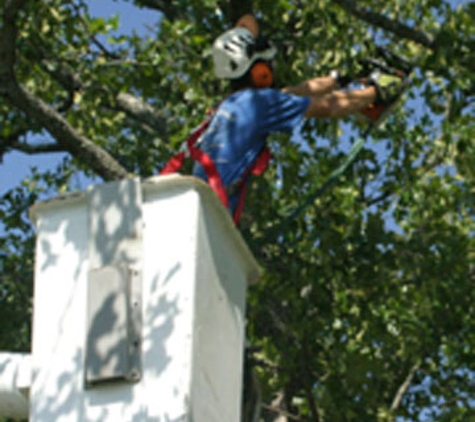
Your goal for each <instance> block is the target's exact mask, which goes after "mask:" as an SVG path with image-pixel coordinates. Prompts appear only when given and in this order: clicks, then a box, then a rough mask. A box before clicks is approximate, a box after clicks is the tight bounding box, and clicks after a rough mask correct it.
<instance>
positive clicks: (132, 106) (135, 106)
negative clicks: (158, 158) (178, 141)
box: [116, 92, 168, 139]
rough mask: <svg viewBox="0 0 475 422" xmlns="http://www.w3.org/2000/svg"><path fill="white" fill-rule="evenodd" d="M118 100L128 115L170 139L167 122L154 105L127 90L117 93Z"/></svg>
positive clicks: (118, 104) (118, 103) (120, 107)
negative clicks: (126, 91)
mask: <svg viewBox="0 0 475 422" xmlns="http://www.w3.org/2000/svg"><path fill="white" fill-rule="evenodd" d="M116 102H117V108H118V109H119V110H120V111H123V112H124V113H125V114H127V116H129V117H132V118H133V119H135V120H137V121H139V122H141V123H144V124H146V125H147V126H149V127H151V128H152V129H154V130H155V131H156V132H157V135H158V136H160V137H161V138H162V139H168V133H167V132H168V129H167V122H166V120H165V118H163V117H162V116H161V115H160V113H159V112H157V110H155V109H154V108H153V107H152V106H150V105H149V104H147V103H146V102H144V101H142V100H141V99H140V98H137V97H134V96H133V95H131V94H127V93H125V92H120V93H119V94H118V95H117V97H116Z"/></svg>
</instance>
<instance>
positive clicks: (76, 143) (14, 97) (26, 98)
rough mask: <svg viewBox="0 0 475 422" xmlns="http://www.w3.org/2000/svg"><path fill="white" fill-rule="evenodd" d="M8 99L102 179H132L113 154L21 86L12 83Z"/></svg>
mask: <svg viewBox="0 0 475 422" xmlns="http://www.w3.org/2000/svg"><path fill="white" fill-rule="evenodd" d="M8 97H9V99H10V102H11V103H12V104H14V105H15V106H17V107H18V108H20V109H21V110H22V111H23V112H25V113H26V114H27V115H28V116H30V117H31V118H33V119H34V120H36V121H40V122H41V123H42V125H43V127H44V128H45V129H46V130H47V131H48V132H49V133H50V134H51V135H52V136H53V137H54V138H55V139H56V141H57V143H58V145H59V146H61V147H62V148H63V149H64V150H65V151H68V152H69V153H71V154H72V155H73V156H74V157H75V158H77V159H78V160H80V161H83V162H86V163H88V165H89V166H90V167H91V169H92V170H93V171H94V172H96V173H97V174H98V175H99V176H101V177H102V178H104V179H105V180H114V179H122V178H126V177H128V172H127V170H126V169H125V168H124V167H122V166H121V165H120V164H119V163H118V162H117V161H116V160H115V159H114V158H113V157H112V156H111V155H110V154H109V153H107V152H106V151H105V150H104V149H103V148H101V147H99V146H97V145H95V144H94V143H93V142H92V141H90V140H89V139H87V138H86V137H84V136H82V135H80V134H79V133H78V132H77V131H76V130H75V129H74V128H73V127H72V126H71V125H70V124H69V123H68V122H67V121H66V120H65V119H64V118H63V117H62V116H61V115H60V114H59V113H58V112H56V111H55V110H53V109H52V108H51V107H49V106H48V105H47V104H45V103H44V102H43V101H42V100H41V99H39V98H36V97H35V96H33V95H32V94H31V93H30V92H28V91H27V90H26V89H25V88H23V87H22V86H21V85H20V84H18V83H16V82H14V81H12V82H11V83H10V85H9V88H8Z"/></svg>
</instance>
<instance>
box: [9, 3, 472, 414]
mask: <svg viewBox="0 0 475 422" xmlns="http://www.w3.org/2000/svg"><path fill="white" fill-rule="evenodd" d="M130 4H134V5H135V6H137V7H139V6H140V7H144V8H147V9H149V10H150V13H156V18H155V22H156V23H155V24H154V25H152V26H151V27H150V30H149V32H148V34H147V35H143V34H142V35H139V34H137V33H135V34H133V35H131V36H125V35H123V34H121V33H120V31H118V29H119V28H120V25H121V22H122V21H123V20H124V19H126V17H121V16H118V15H113V16H111V17H110V18H108V19H106V18H94V17H92V16H91V15H90V13H89V8H90V5H91V1H86V0H48V1H43V2H38V1H33V0H30V1H28V0H11V1H6V0H1V1H0V7H1V8H2V15H1V18H0V32H1V33H0V35H1V44H0V50H1V51H0V53H1V54H0V122H1V125H0V126H1V127H0V155H1V156H3V159H4V160H8V159H9V155H8V153H9V152H10V151H15V150H16V151H22V152H25V153H29V154H34V153H45V152H58V151H62V152H65V153H67V156H68V157H70V159H68V160H67V161H66V162H65V163H64V165H61V166H60V167H59V168H58V171H57V172H52V173H48V174H40V173H38V172H33V174H32V176H31V177H30V178H28V179H27V180H25V181H24V182H23V183H22V184H21V185H20V186H18V187H15V188H13V189H12V190H11V191H10V192H8V193H6V194H5V195H4V196H3V197H2V202H1V204H0V214H1V217H2V225H3V227H2V229H1V232H0V233H1V236H0V245H1V248H0V251H1V252H0V270H1V273H2V279H1V282H0V303H1V306H0V316H1V320H2V330H1V331H0V345H1V346H2V348H3V349H8V350H27V348H28V342H29V331H30V329H29V326H28V323H27V321H29V315H30V310H31V279H32V271H33V270H32V268H33V263H32V251H33V246H34V245H33V232H32V228H31V225H30V223H29V221H28V219H27V217H26V211H27V209H28V207H29V206H30V205H31V204H32V203H33V202H34V201H36V200H37V199H38V198H40V197H44V196H45V195H54V194H55V193H57V192H61V191H63V190H65V189H69V188H70V186H71V184H70V182H69V181H70V178H71V177H72V175H73V174H77V172H82V173H85V174H86V175H87V176H90V177H92V176H98V177H102V178H104V179H106V180H109V179H113V178H119V177H123V176H124V174H128V173H136V174H139V175H141V176H143V177H147V176H149V175H152V174H155V173H156V172H157V171H158V169H159V168H160V167H161V166H162V165H163V163H164V162H165V161H166V160H167V158H168V157H169V156H170V155H171V154H172V153H173V151H175V150H176V149H177V148H178V146H179V145H180V143H181V142H182V140H183V139H184V138H185V137H186V136H187V134H188V133H189V132H190V130H191V129H192V128H193V127H194V126H195V125H196V124H198V123H199V122H200V121H201V120H202V118H203V115H204V113H205V112H206V110H207V109H208V108H209V107H210V106H212V105H213V104H215V103H216V102H217V101H219V100H220V99H221V98H222V96H223V95H224V94H225V92H226V91H225V90H226V87H225V86H224V85H223V84H222V83H220V82H217V81H216V80H215V79H214V78H213V75H212V71H211V63H210V60H209V47H210V45H211V43H212V40H213V38H214V37H215V36H216V35H217V34H219V33H220V31H222V30H223V29H224V28H226V27H228V26H229V25H230V23H231V22H230V17H231V16H235V15H236V13H238V12H237V11H238V10H239V12H241V11H244V10H246V8H251V7H252V9H253V10H254V12H255V13H256V14H257V15H258V16H259V17H260V19H261V22H262V29H263V31H264V32H265V33H267V34H270V35H272V38H273V40H274V42H275V43H276V45H277V46H278V48H279V52H280V55H279V58H278V61H277V63H276V69H277V72H278V79H279V82H280V83H281V84H284V83H285V84H290V83H294V82H297V81H299V80H302V79H306V78H310V77H313V76H318V75H325V74H328V73H329V71H330V70H331V69H335V68H337V69H342V70H346V69H350V70H351V69H353V68H354V67H355V65H356V63H357V59H358V58H359V57H365V56H368V55H371V54H374V44H375V42H377V43H379V44H383V45H388V46H390V48H391V49H392V50H393V51H395V52H397V53H399V54H402V55H404V56H405V57H407V58H408V59H409V60H410V61H412V62H413V63H415V64H416V69H415V72H414V75H413V78H412V83H411V88H410V90H409V92H408V93H407V98H406V100H405V103H404V107H400V108H398V109H397V110H395V111H394V112H393V113H392V115H391V117H390V118H389V119H388V120H387V122H386V123H385V124H384V125H383V126H382V127H380V128H379V129H378V130H377V131H374V132H373V133H372V134H371V136H370V137H369V138H368V140H367V142H366V144H365V148H364V149H363V151H362V152H361V154H360V155H359V156H358V159H357V161H356V162H355V164H354V165H353V166H352V168H351V169H349V171H348V172H347V173H346V174H345V175H344V176H342V177H341V178H340V180H339V183H338V184H336V185H333V186H332V187H331V189H327V190H326V191H325V192H324V194H323V195H321V196H319V197H318V198H317V199H316V200H315V202H314V204H313V205H312V206H309V207H307V208H306V209H305V212H304V213H302V214H301V215H300V216H298V218H291V219H290V218H289V217H288V216H289V215H290V213H291V212H292V210H295V209H296V207H298V206H299V204H301V203H302V202H304V201H305V198H306V195H307V194H308V192H311V191H314V190H315V189H316V187H318V186H321V185H323V184H324V183H325V181H326V180H327V178H328V176H329V175H330V174H331V173H332V171H333V170H335V168H337V167H338V166H339V165H340V164H341V163H342V161H343V160H344V159H345V157H346V154H347V153H348V150H349V146H350V145H351V144H352V143H354V142H355V141H356V140H357V138H358V137H359V136H360V134H361V132H362V130H364V124H363V123H361V122H360V121H359V120H358V119H348V120H347V121H344V122H328V121H324V120H316V121H307V122H305V124H304V125H303V126H302V128H301V130H300V131H299V133H298V135H296V136H295V137H294V139H293V140H292V142H289V139H288V138H286V137H282V136H276V137H274V138H272V139H271V140H270V143H271V147H272V150H273V156H274V160H273V164H272V166H271V168H270V169H269V170H268V172H267V173H266V175H265V177H264V178H261V179H260V180H256V181H255V182H254V183H253V185H252V188H251V189H250V192H249V198H248V203H247V211H246V213H245V215H244V216H243V224H242V227H241V229H242V232H243V234H244V236H245V237H246V239H247V241H248V243H249V245H250V247H251V248H252V250H253V252H254V254H255V255H256V257H257V258H258V260H259V262H260V263H261V264H262V265H263V267H264V269H265V273H264V276H263V279H262V280H261V282H260V283H259V284H258V285H257V286H255V287H253V288H252V289H251V291H250V292H249V334H248V335H249V338H250V339H251V342H252V344H253V347H254V349H255V350H257V351H256V352H255V353H254V354H253V362H254V365H255V370H256V371H257V373H258V375H259V377H260V380H261V388H262V393H263V406H262V418H263V420H264V421H266V422H268V421H275V420H277V417H278V416H279V414H282V415H287V416H285V418H286V420H289V421H290V420H300V421H312V422H313V421H333V422H338V421H342V422H343V421H345V422H346V421H357V420H365V421H378V422H389V421H395V422H396V421H397V422H403V421H417V420H420V421H433V420H438V421H445V420H447V421H452V422H458V421H460V422H462V421H463V422H466V421H470V420H472V419H474V418H475V410H474V403H473V399H472V400H471V397H473V392H474V381H473V380H474V378H473V372H472V371H471V366H472V362H473V360H474V358H475V356H474V355H475V352H474V351H475V337H474V335H473V333H474V332H475V326H474V321H475V308H474V305H473V304H474V303H475V297H474V293H473V282H474V281H475V264H474V263H475V238H474V233H475V232H474V230H475V219H474V218H475V203H474V199H473V198H474V193H475V184H474V183H475V171H474V169H475V143H474V142H475V141H474V139H475V123H474V121H475V119H474V106H473V104H474V101H473V99H474V97H475V76H474V75H475V72H474V69H475V56H474V54H473V51H475V27H474V26H473V18H472V16H473V12H474V8H473V4H471V3H466V4H462V5H460V6H458V7H454V5H453V4H451V3H450V2H446V1H443V0H430V1H429V0H428V1H426V2H417V1H415V0H406V1H404V2H402V1H398V0H390V1H374V0H373V1H369V0H361V1H359V2H353V1H351V0H335V1H333V2H330V1H328V0H311V1H306V2H303V1H299V0H279V1H275V0H272V1H270V0H255V1H252V2H251V1H247V2H238V1H237V0H235V1H232V0H230V1H220V2H212V1H195V0H177V1H174V2H167V3H165V2H161V1H148V0H135V1H132V0H131V1H130ZM12 51H14V52H15V54H14V55H12V53H11V52H12ZM27 94H28V95H27ZM101 154H102V155H101ZM3 321H5V323H4V322H3ZM279 420H281V419H279Z"/></svg>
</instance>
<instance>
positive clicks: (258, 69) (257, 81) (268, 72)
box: [251, 62, 274, 88]
mask: <svg viewBox="0 0 475 422" xmlns="http://www.w3.org/2000/svg"><path fill="white" fill-rule="evenodd" d="M251 77H252V82H253V84H254V86H255V87H256V88H268V87H270V86H272V84H273V83H274V75H273V73H272V69H271V67H270V66H269V65H268V64H267V63H264V62H257V63H255V64H254V65H253V66H252V69H251Z"/></svg>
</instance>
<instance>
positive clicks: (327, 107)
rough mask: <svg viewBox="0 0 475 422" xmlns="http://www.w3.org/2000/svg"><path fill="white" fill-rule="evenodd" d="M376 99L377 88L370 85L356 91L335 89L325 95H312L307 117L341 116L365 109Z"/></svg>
mask: <svg viewBox="0 0 475 422" xmlns="http://www.w3.org/2000/svg"><path fill="white" fill-rule="evenodd" d="M375 100H376V88H375V87H374V86H368V87H365V88H362V89H357V90H354V91H333V92H331V93H330V94H327V95H324V96H323V97H315V96H311V97H310V104H309V106H308V108H307V111H306V112H305V116H306V117H329V118H339V117H345V116H348V115H350V114H353V113H356V112H358V111H361V110H363V109H364V108H365V107H367V106H368V105H370V104H372V103H374V101H375Z"/></svg>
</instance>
